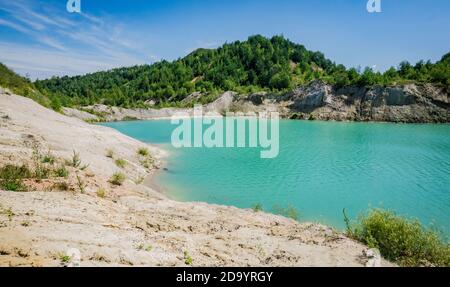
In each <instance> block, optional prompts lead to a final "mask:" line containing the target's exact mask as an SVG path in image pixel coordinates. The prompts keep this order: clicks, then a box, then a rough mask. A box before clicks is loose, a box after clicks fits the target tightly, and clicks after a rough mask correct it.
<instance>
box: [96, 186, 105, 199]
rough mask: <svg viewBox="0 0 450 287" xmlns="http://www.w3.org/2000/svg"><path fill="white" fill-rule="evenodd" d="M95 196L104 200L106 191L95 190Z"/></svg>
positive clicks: (101, 189)
mask: <svg viewBox="0 0 450 287" xmlns="http://www.w3.org/2000/svg"><path fill="white" fill-rule="evenodd" d="M97 196H98V197H100V198H105V197H106V190H104V189H103V188H99V189H97Z"/></svg>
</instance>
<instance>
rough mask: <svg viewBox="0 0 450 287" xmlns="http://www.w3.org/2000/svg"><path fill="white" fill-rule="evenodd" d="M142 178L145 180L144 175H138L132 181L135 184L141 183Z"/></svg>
mask: <svg viewBox="0 0 450 287" xmlns="http://www.w3.org/2000/svg"><path fill="white" fill-rule="evenodd" d="M144 180H145V177H143V176H138V177H137V178H136V179H135V181H134V183H135V184H137V185H140V184H142V183H143V182H144Z"/></svg>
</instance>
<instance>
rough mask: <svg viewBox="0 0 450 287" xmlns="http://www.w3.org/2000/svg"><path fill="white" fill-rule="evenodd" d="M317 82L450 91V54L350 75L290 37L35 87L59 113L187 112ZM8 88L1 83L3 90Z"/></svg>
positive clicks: (239, 44)
mask: <svg viewBox="0 0 450 287" xmlns="http://www.w3.org/2000/svg"><path fill="white" fill-rule="evenodd" d="M313 80H322V81H324V82H326V83H330V84H333V85H336V86H338V87H342V86H347V85H357V86H373V85H383V86H386V85H398V84H406V83H436V84H441V85H445V86H446V87H447V88H448V87H449V86H450V53H447V54H446V55H445V56H443V57H442V59H441V60H440V61H438V62H436V63H431V62H430V61H427V62H425V61H420V62H418V63H416V64H414V65H413V64H410V63H408V62H406V61H405V62H402V63H400V64H399V65H398V67H392V68H390V69H389V70H387V71H385V72H384V73H381V72H377V71H374V70H372V69H371V68H365V69H359V68H346V67H345V66H344V65H340V64H336V63H334V62H333V61H331V60H329V59H327V58H326V57H325V56H324V55H323V54H322V53H321V52H313V51H309V50H307V49H306V48H305V47H304V46H303V45H299V44H296V43H293V42H291V41H290V40H288V39H286V38H284V37H283V36H274V37H272V38H270V39H269V38H266V37H263V36H260V35H256V36H251V37H249V38H248V39H247V40H246V41H236V42H233V43H226V44H224V45H223V46H221V47H220V48H217V49H198V50H196V51H194V52H192V53H191V54H189V55H187V56H186V57H184V58H180V59H178V60H175V61H172V62H169V61H160V62H157V63H155V64H152V65H141V66H134V67H125V68H118V69H113V70H110V71H104V72H96V73H92V74H87V75H83V76H74V77H68V76H66V77H54V78H51V79H47V80H40V81H36V82H34V83H29V84H30V85H33V86H34V87H35V88H36V89H37V90H38V91H39V93H40V94H42V95H45V96H46V97H48V99H49V100H50V101H51V105H52V106H54V107H56V108H57V107H60V106H86V105H92V104H97V103H102V104H105V105H111V106H121V107H145V106H146V102H148V101H149V100H153V101H154V102H155V103H157V106H160V107H161V106H180V105H182V100H183V99H184V98H186V97H187V96H188V95H189V94H191V93H193V92H201V93H202V97H201V98H200V102H201V103H206V102H210V101H212V100H214V99H215V97H217V95H219V94H220V93H221V92H223V91H228V90H232V91H236V92H239V93H243V94H246V93H251V92H256V91H269V92H276V93H282V92H284V91H287V90H289V89H292V88H294V87H296V86H300V85H305V84H308V83H309V82H311V81H313ZM0 84H1V83H0Z"/></svg>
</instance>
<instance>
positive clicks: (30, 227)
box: [0, 94, 390, 266]
mask: <svg viewBox="0 0 450 287" xmlns="http://www.w3.org/2000/svg"><path fill="white" fill-rule="evenodd" d="M36 146H38V147H39V150H40V151H42V152H47V153H51V154H52V155H54V156H55V158H56V162H57V163H55V164H63V162H64V160H65V159H66V160H67V159H70V158H71V156H72V155H73V152H74V151H75V152H76V153H79V155H80V159H81V161H82V163H83V167H86V165H88V166H87V168H85V169H84V168H83V169H81V168H75V167H68V169H69V171H70V175H69V177H68V178H67V179H64V180H65V181H66V182H67V184H68V185H69V189H68V190H67V191H58V190H57V188H54V187H53V186H54V184H55V183H57V182H58V181H61V179H58V178H50V179H48V180H44V181H32V180H31V181H28V182H27V185H28V186H30V190H31V191H29V192H11V191H0V266H63V265H68V264H72V263H73V262H72V261H76V257H77V256H74V257H72V258H70V259H69V258H67V257H64V255H65V254H66V253H67V251H68V250H69V249H73V248H75V249H76V250H79V252H80V260H81V261H80V265H81V266H131V265H133V266H186V265H187V264H190V263H191V262H190V261H191V260H190V259H192V264H190V265H193V266H364V265H365V264H366V263H367V261H368V258H367V257H366V256H365V255H364V254H365V252H366V251H367V247H365V246H363V245H362V244H360V243H357V242H355V241H353V240H351V239H348V238H347V237H345V236H344V235H343V234H340V233H338V232H336V231H334V230H333V229H331V228H329V227H325V226H322V225H318V224H310V223H298V222H296V221H294V220H291V219H287V218H283V217H280V216H276V215H271V214H265V213H261V212H254V211H252V210H242V209H237V208H234V207H226V206H216V205H209V204H205V203H181V202H176V201H172V200H169V199H167V198H165V197H164V195H162V194H160V193H158V192H156V191H154V190H152V189H151V188H149V187H146V186H144V185H142V184H140V182H142V180H140V179H142V178H143V177H144V176H147V175H148V174H149V173H151V172H152V171H154V170H155V169H156V167H150V168H146V167H144V166H143V164H142V158H140V157H139V156H138V155H137V150H138V149H139V148H142V147H145V146H147V145H146V144H144V143H141V142H139V141H136V140H134V139H131V138H129V137H127V136H125V135H122V134H120V133H118V132H116V131H115V130H112V129H109V128H106V127H101V126H94V125H90V124H87V123H85V122H83V121H81V120H79V119H76V118H71V117H66V116H64V115H61V114H58V113H55V112H53V111H51V110H48V109H46V108H44V107H42V106H40V105H38V104H36V103H35V102H33V101H32V100H30V99H27V98H24V97H20V96H15V95H5V94H2V95H0V167H1V166H4V165H6V164H11V163H13V164H27V165H32V163H33V160H32V154H33V150H34V151H36V149H37V148H36ZM147 147H148V148H149V149H150V151H151V154H152V155H153V157H154V158H156V159H161V158H163V157H164V156H167V155H166V154H165V153H164V151H162V150H160V149H158V148H155V147H151V146H147ZM109 149H111V150H113V152H114V158H115V159H117V158H121V159H124V160H125V161H126V162H127V165H126V167H125V168H119V167H118V166H117V165H116V164H115V162H114V159H112V158H109V157H107V156H106V155H107V151H108V150H109ZM157 162H158V161H156V163H157ZM156 165H157V164H156ZM118 171H120V172H122V173H124V174H125V175H126V178H127V180H126V182H125V183H124V184H123V185H122V186H114V185H112V184H111V183H109V182H108V180H109V178H110V177H111V175H112V174H113V173H115V172H118ZM76 174H78V177H79V178H81V180H82V182H83V183H84V185H85V187H84V189H83V192H82V191H81V189H80V188H77V182H78V181H77V178H76ZM99 189H102V190H104V192H105V196H104V197H100V196H98V194H97V192H98V190H99ZM66 261H69V262H66ZM75 263H77V262H75ZM382 264H383V265H390V263H388V262H386V261H382Z"/></svg>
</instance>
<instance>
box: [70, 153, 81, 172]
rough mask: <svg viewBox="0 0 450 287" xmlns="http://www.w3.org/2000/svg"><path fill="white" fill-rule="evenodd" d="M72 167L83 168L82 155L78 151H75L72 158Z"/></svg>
mask: <svg viewBox="0 0 450 287" xmlns="http://www.w3.org/2000/svg"><path fill="white" fill-rule="evenodd" d="M69 165H70V166H71V167H75V168H79V167H80V166H81V159H80V154H79V153H77V152H76V151H73V154H72V158H71V160H70V162H69Z"/></svg>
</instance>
